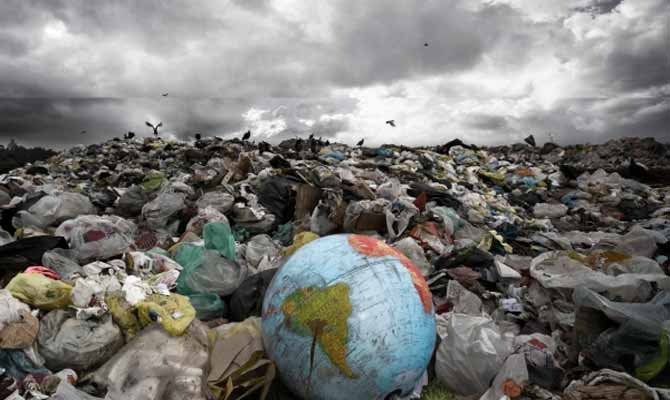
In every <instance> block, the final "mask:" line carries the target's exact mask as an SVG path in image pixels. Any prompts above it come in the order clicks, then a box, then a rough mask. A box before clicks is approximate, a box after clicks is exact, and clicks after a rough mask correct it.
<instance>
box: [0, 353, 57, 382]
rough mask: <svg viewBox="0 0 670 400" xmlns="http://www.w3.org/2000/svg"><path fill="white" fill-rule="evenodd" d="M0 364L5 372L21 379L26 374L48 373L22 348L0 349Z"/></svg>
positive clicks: (44, 374)
mask: <svg viewBox="0 0 670 400" xmlns="http://www.w3.org/2000/svg"><path fill="white" fill-rule="evenodd" d="M0 365H2V368H3V369H5V374H7V375H8V376H11V377H12V378H15V379H17V380H23V378H25V377H26V375H28V374H31V375H34V376H46V375H49V373H50V372H49V370H48V369H46V368H44V367H42V366H40V365H37V364H36V363H35V362H33V361H32V360H31V359H30V357H28V355H27V354H26V352H25V351H24V350H19V349H6V350H3V349H0Z"/></svg>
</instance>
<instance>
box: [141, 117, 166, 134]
mask: <svg viewBox="0 0 670 400" xmlns="http://www.w3.org/2000/svg"><path fill="white" fill-rule="evenodd" d="M145 123H146V124H147V126H148V127H150V128H151V129H153V130H154V136H158V128H160V127H162V126H163V122H162V121H161V122H159V123H158V125H154V124H152V123H151V122H149V121H146V122H145Z"/></svg>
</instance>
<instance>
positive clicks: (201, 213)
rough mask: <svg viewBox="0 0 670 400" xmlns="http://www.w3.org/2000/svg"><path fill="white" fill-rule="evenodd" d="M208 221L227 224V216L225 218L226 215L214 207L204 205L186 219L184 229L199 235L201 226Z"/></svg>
mask: <svg viewBox="0 0 670 400" xmlns="http://www.w3.org/2000/svg"><path fill="white" fill-rule="evenodd" d="M208 222H221V223H225V224H229V223H228V218H226V216H225V215H223V214H222V213H220V212H219V211H218V210H217V209H216V208H214V207H206V208H200V209H198V214H197V215H196V216H195V217H193V218H191V219H190V220H189V221H188V224H186V230H187V231H188V232H193V233H195V234H196V235H198V236H201V235H202V230H203V227H204V226H205V224H207V223H208Z"/></svg>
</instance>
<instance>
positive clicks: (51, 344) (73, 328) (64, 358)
mask: <svg viewBox="0 0 670 400" xmlns="http://www.w3.org/2000/svg"><path fill="white" fill-rule="evenodd" d="M37 341H38V344H39V352H40V355H42V357H44V359H45V360H46V366H47V367H48V368H49V369H51V370H54V371H57V370H60V369H63V368H72V369H74V370H77V371H87V370H89V369H91V368H94V367H96V366H98V365H100V364H102V363H103V362H104V361H105V360H107V359H108V358H109V357H111V356H112V355H113V354H114V353H116V351H117V350H118V349H120V348H121V346H123V336H122V335H121V330H120V329H119V327H118V326H116V325H115V324H114V323H113V322H112V319H111V318H110V317H109V316H107V317H106V318H103V319H102V320H100V321H90V320H89V321H82V320H78V319H75V318H74V317H73V315H72V314H71V313H69V312H67V311H64V310H54V311H51V312H50V313H48V314H47V315H46V316H45V317H44V318H42V321H41V324H40V331H39V334H38V337H37Z"/></svg>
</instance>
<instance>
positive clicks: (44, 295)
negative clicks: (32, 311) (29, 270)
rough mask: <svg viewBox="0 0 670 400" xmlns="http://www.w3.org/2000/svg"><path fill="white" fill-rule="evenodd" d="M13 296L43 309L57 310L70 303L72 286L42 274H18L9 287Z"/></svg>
mask: <svg viewBox="0 0 670 400" xmlns="http://www.w3.org/2000/svg"><path fill="white" fill-rule="evenodd" d="M5 289H7V290H9V292H10V293H11V294H12V296H14V297H16V298H17V299H19V300H21V301H22V302H24V303H26V304H30V305H31V306H33V307H37V308H39V309H41V310H56V309H60V308H65V307H67V306H69V305H70V293H71V292H72V286H70V285H68V284H67V283H65V282H63V281H57V280H54V279H50V278H47V277H46V276H44V275H42V274H26V273H21V274H18V275H16V276H15V277H14V278H13V279H12V280H11V281H9V284H7V287H6V288H5Z"/></svg>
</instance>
